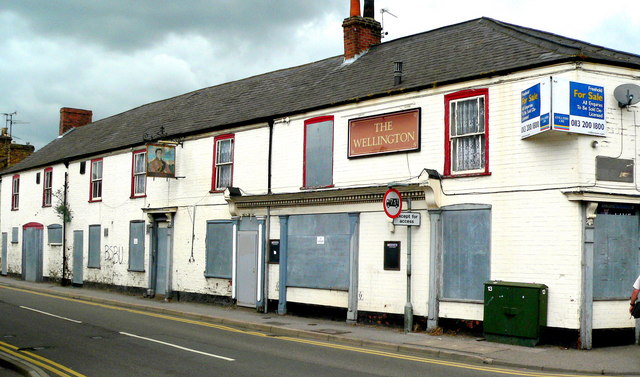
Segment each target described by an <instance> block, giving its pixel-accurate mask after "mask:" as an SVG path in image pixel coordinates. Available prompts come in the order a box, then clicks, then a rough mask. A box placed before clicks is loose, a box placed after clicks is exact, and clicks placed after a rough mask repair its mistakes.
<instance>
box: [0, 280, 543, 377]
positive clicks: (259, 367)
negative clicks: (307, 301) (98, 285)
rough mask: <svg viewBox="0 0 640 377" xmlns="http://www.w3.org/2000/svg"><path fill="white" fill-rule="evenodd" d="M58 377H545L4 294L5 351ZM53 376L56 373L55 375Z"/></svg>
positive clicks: (0, 308) (0, 329)
mask: <svg viewBox="0 0 640 377" xmlns="http://www.w3.org/2000/svg"><path fill="white" fill-rule="evenodd" d="M2 347H4V348H5V349H10V350H12V352H15V353H18V354H23V353H24V354H25V355H27V357H29V358H31V360H37V361H38V362H39V363H41V364H44V365H46V366H47V367H48V369H47V371H48V372H49V373H50V374H51V375H60V376H76V377H78V376H109V377H113V376H153V377H159V376H260V377H264V376H433V377H437V376H447V377H449V376H460V377H465V376H501V375H502V376H504V375H507V374H508V375H523V376H541V375H543V374H541V373H531V372H525V371H522V372H517V371H506V370H504V371H503V372H501V371H499V370H496V368H492V367H490V366H483V365H464V364H460V363H455V362H451V363H449V362H446V361H444V360H432V359H427V358H423V357H420V356H412V355H401V354H396V353H387V352H384V351H378V350H374V349H363V348H356V347H350V346H346V345H340V344H331V343H327V342H317V341H313V340H304V339H299V338H288V337H280V336H273V335H271V334H265V333H258V332H251V331H247V330H242V329H234V328H230V327H227V326H222V325H217V324H213V323H208V322H204V321H195V320H190V319H185V318H180V317H175V316H166V315H162V314H156V313H150V312H143V311H137V310H132V309H125V308H118V307H113V306H109V305H103V304H98V303H91V302H85V301H80V300H73V299H69V298H60V297H54V296H49V295H42V294H37V293H29V292H25V291H20V290H14V289H7V288H1V289H0V348H2ZM56 371H57V372H59V373H57V374H56Z"/></svg>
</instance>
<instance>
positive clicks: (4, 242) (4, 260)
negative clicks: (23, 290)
mask: <svg viewBox="0 0 640 377" xmlns="http://www.w3.org/2000/svg"><path fill="white" fill-rule="evenodd" d="M7 237H8V236H7V232H3V233H2V275H4V276H6V275H7Z"/></svg>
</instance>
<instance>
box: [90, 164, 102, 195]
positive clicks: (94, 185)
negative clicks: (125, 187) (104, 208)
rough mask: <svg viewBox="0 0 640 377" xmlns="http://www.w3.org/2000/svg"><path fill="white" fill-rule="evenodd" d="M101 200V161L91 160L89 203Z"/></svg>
mask: <svg viewBox="0 0 640 377" xmlns="http://www.w3.org/2000/svg"><path fill="white" fill-rule="evenodd" d="M100 200H102V159H101V158H100V159H97V160H91V186H89V201H91V202H99V201H100Z"/></svg>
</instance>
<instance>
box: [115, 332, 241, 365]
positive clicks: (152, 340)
mask: <svg viewBox="0 0 640 377" xmlns="http://www.w3.org/2000/svg"><path fill="white" fill-rule="evenodd" d="M120 334H122V335H126V336H130V337H133V338H138V339H144V340H148V341H150V342H155V343H160V344H164V345H165V346H169V347H174V348H178V349H181V350H184V351H189V352H193V353H198V354H200V355H205V356H209V357H215V358H216V359H222V360H226V361H235V359H230V358H228V357H224V356H220V355H214V354H212V353H206V352H202V351H198V350H193V349H191V348H186V347H182V346H178V345H176V344H171V343H167V342H163V341H160V340H155V339H151V338H146V337H144V336H139V335H134V334H129V333H126V332H122V331H121V332H120Z"/></svg>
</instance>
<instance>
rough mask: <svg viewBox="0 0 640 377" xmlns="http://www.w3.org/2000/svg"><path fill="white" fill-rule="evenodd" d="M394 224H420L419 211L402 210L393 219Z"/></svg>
mask: <svg viewBox="0 0 640 377" xmlns="http://www.w3.org/2000/svg"><path fill="white" fill-rule="evenodd" d="M393 224H394V225H407V226H420V213H419V212H403V213H401V214H400V215H399V216H398V217H396V218H395V219H393Z"/></svg>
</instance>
